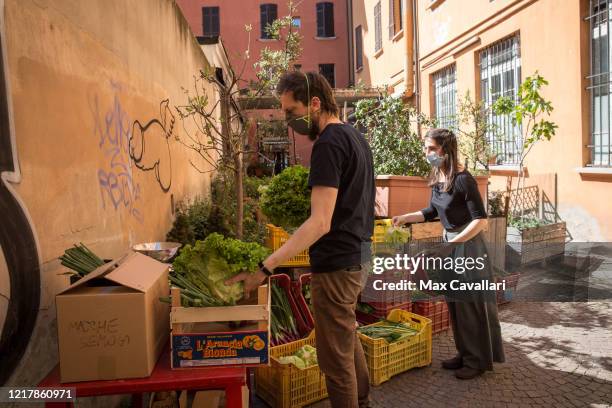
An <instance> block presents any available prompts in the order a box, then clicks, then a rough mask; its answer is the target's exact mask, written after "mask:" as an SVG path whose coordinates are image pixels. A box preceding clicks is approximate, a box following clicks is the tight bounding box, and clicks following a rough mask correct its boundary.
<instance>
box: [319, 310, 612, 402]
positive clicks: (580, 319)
mask: <svg viewBox="0 0 612 408" xmlns="http://www.w3.org/2000/svg"><path fill="white" fill-rule="evenodd" d="M500 317H501V320H502V331H503V335H504V340H505V351H506V360H507V361H506V363H504V364H496V367H495V371H494V372H492V373H487V374H486V375H484V376H482V377H480V378H478V379H475V380H471V381H461V380H457V379H455V377H454V376H453V373H452V371H447V370H443V369H442V368H440V361H441V360H443V359H446V358H448V357H452V356H453V355H454V353H455V351H454V345H453V339H452V333H451V332H450V331H449V332H448V333H446V334H439V335H437V336H435V337H434V343H433V364H432V365H431V366H430V367H426V368H421V369H415V370H411V371H408V372H406V373H403V374H400V375H398V376H396V377H394V378H392V379H391V380H389V381H388V382H386V383H384V384H382V385H381V386H379V387H376V388H374V389H373V392H372V406H373V407H376V408H378V407H385V408H388V407H451V406H452V407H553V406H554V407H609V406H612V330H610V327H611V325H612V303H610V302H607V303H604V302H600V303H518V302H516V303H510V304H507V305H504V306H501V308H500ZM326 406H328V404H327V401H323V402H321V403H318V404H315V405H314V407H316V408H322V407H326Z"/></svg>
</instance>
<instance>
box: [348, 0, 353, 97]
mask: <svg viewBox="0 0 612 408" xmlns="http://www.w3.org/2000/svg"><path fill="white" fill-rule="evenodd" d="M346 14H347V18H346V21H347V27H346V31H347V34H348V36H347V38H348V57H349V67H348V69H349V83H348V85H349V86H353V85H355V69H354V68H355V66H354V64H355V61H353V41H354V40H353V0H346Z"/></svg>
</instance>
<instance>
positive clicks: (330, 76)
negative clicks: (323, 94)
mask: <svg viewBox="0 0 612 408" xmlns="http://www.w3.org/2000/svg"><path fill="white" fill-rule="evenodd" d="M319 73H320V74H321V75H323V76H324V77H325V79H327V82H329V85H331V87H332V88H335V87H336V78H335V75H334V64H319Z"/></svg>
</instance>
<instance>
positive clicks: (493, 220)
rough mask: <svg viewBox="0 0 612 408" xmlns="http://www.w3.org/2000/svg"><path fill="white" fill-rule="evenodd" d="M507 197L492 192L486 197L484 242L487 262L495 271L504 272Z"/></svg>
mask: <svg viewBox="0 0 612 408" xmlns="http://www.w3.org/2000/svg"><path fill="white" fill-rule="evenodd" d="M509 199H510V197H509V195H508V194H507V193H506V192H505V191H492V192H490V193H489V197H488V200H487V201H488V211H487V212H488V223H487V229H486V231H485V242H486V244H487V250H488V252H489V260H490V262H491V265H492V266H493V268H494V269H495V270H496V271H498V272H499V271H504V270H505V263H506V233H507V226H508V225H507V220H508V219H507V216H506V213H507V211H508V204H509Z"/></svg>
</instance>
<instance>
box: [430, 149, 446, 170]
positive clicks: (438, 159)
mask: <svg viewBox="0 0 612 408" xmlns="http://www.w3.org/2000/svg"><path fill="white" fill-rule="evenodd" d="M426 158H427V161H428V162H429V164H431V165H432V166H433V167H440V166H442V163H444V159H445V156H438V154H437V153H436V152H431V153H430V154H428V155H427V156H426Z"/></svg>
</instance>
